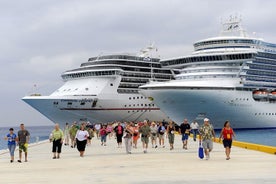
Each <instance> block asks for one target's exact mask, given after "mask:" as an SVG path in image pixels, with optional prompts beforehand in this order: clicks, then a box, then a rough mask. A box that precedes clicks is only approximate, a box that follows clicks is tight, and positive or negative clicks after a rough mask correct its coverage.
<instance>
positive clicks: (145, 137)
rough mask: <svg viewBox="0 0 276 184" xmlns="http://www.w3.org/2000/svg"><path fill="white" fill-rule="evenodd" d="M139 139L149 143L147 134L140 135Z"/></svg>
mask: <svg viewBox="0 0 276 184" xmlns="http://www.w3.org/2000/svg"><path fill="white" fill-rule="evenodd" d="M141 141H142V142H143V143H146V144H148V143H149V137H147V136H142V137H141Z"/></svg>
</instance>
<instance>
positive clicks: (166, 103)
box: [140, 17, 276, 129]
mask: <svg viewBox="0 0 276 184" xmlns="http://www.w3.org/2000/svg"><path fill="white" fill-rule="evenodd" d="M193 46H194V51H193V52H192V53H191V54H190V55H187V56H183V57H176V58H172V59H165V60H162V61H161V63H162V65H163V66H164V67H166V66H170V67H174V68H180V69H181V70H180V74H178V75H176V76H175V80H171V81H168V82H150V83H148V84H146V85H143V86H141V87H140V89H141V93H142V94H143V95H145V96H147V97H151V98H153V102H154V103H155V104H157V106H158V107H160V108H161V110H162V111H163V112H165V113H166V114H167V115H168V117H169V118H171V119H172V120H174V121H175V122H177V123H181V122H182V121H183V119H184V118H187V119H188V120H189V121H190V122H192V121H194V120H196V121H198V122H199V123H200V124H202V123H203V119H204V118H206V117H207V118H209V119H210V122H211V123H212V124H213V126H214V127H215V128H216V129H220V128H222V127H223V124H224V122H225V121H226V120H229V121H230V122H231V125H232V127H234V128H236V129H258V128H260V129H261V128H276V44H273V43H268V42H265V41H263V39H259V38H255V36H248V34H247V33H246V31H245V30H244V29H243V28H242V25H241V18H239V17H230V19H228V20H226V21H224V22H223V23H222V30H221V33H220V35H219V36H217V37H212V38H208V39H204V40H200V41H197V42H195V43H194V45H193Z"/></svg>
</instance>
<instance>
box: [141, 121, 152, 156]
mask: <svg viewBox="0 0 276 184" xmlns="http://www.w3.org/2000/svg"><path fill="white" fill-rule="evenodd" d="M139 133H141V141H142V145H143V150H144V153H147V152H148V151H147V149H148V144H149V137H150V127H149V125H148V123H147V122H146V121H144V124H143V125H142V126H141V127H140V129H139Z"/></svg>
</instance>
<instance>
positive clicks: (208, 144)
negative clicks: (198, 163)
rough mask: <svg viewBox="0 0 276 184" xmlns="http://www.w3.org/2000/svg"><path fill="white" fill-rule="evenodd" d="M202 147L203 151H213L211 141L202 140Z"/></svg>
mask: <svg viewBox="0 0 276 184" xmlns="http://www.w3.org/2000/svg"><path fill="white" fill-rule="evenodd" d="M202 146H203V148H204V149H209V150H212V149H213V141H212V140H210V139H207V140H203V141H202Z"/></svg>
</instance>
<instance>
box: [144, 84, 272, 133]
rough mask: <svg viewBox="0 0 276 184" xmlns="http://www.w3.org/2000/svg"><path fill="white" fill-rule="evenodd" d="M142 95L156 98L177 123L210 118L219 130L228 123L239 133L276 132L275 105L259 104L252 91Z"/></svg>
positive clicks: (151, 92) (180, 91)
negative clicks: (265, 130) (256, 129)
mask: <svg viewBox="0 0 276 184" xmlns="http://www.w3.org/2000/svg"><path fill="white" fill-rule="evenodd" d="M141 92H142V94H144V95H146V96H148V97H153V98H154V102H155V103H156V104H157V105H158V106H159V107H160V108H161V109H162V111H164V112H165V113H166V114H167V115H168V116H169V118H171V119H172V120H174V121H175V122H177V123H181V122H182V121H183V119H184V118H187V119H188V120H189V121H190V122H192V121H193V120H197V121H198V122H199V123H200V124H202V123H203V119H204V118H205V117H207V118H209V119H210V121H211V123H212V124H213V126H214V127H215V128H217V129H220V128H222V127H223V124H224V122H225V121H226V120H229V121H230V122H231V125H232V127H234V128H238V129H251V128H253V129H255V128H276V108H275V107H276V103H272V102H257V101H255V100H254V99H253V97H252V92H251V91H237V90H225V89H198V88H194V89H188V88H186V89H185V88H167V89H162V90H158V89H154V90H153V89H147V90H142V91H141Z"/></svg>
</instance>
